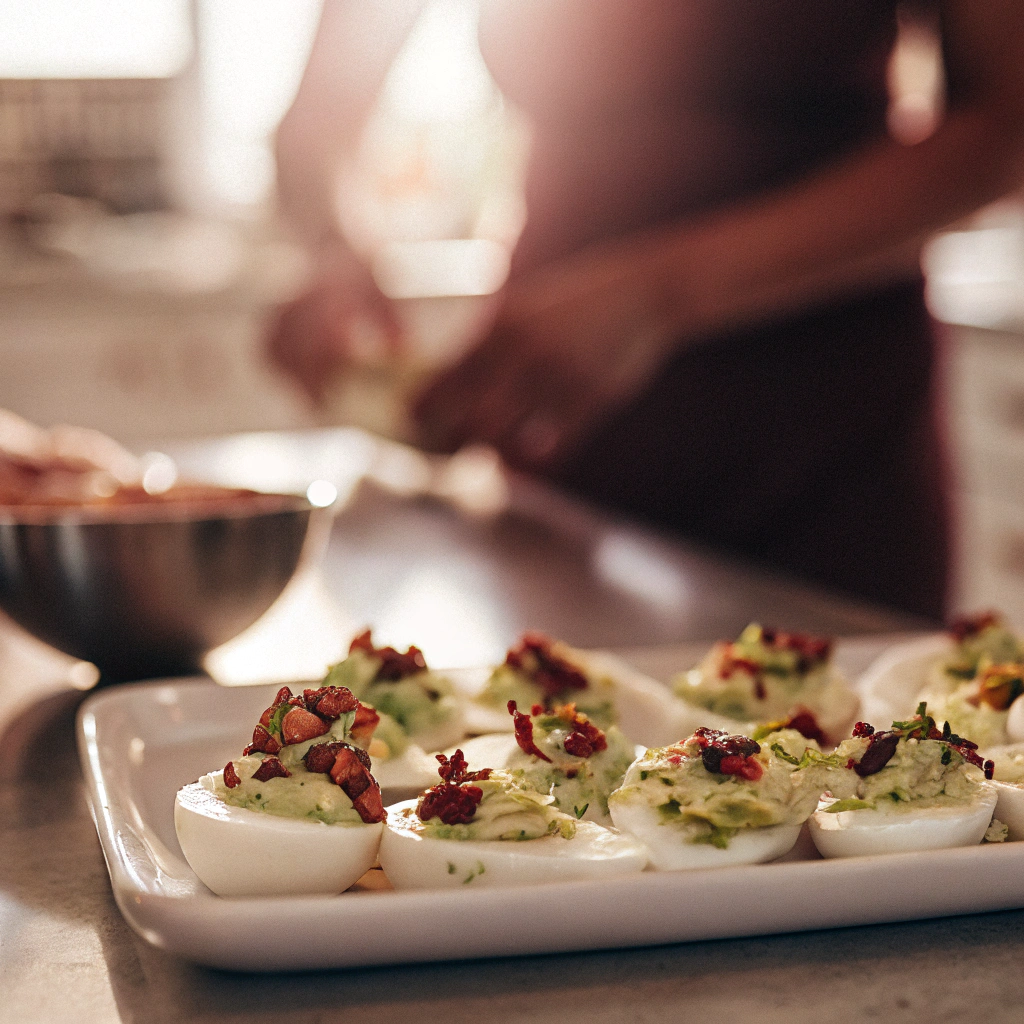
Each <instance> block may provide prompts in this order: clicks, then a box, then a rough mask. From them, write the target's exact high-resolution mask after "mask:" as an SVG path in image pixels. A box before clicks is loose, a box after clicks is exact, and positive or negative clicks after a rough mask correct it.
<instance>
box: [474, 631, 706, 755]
mask: <svg viewBox="0 0 1024 1024" xmlns="http://www.w3.org/2000/svg"><path fill="white" fill-rule="evenodd" d="M510 700H511V701H515V702H516V705H517V706H518V707H520V708H532V707H534V706H535V705H540V706H541V707H543V708H546V709H548V710H551V709H553V708H555V707H560V706H562V705H565V704H569V703H572V704H574V705H575V706H576V708H577V710H578V711H580V712H582V713H583V714H585V715H586V716H587V717H588V718H589V720H590V721H591V722H593V723H594V724H595V725H597V726H598V727H599V728H601V729H604V728H607V727H608V726H611V725H618V727H619V728H620V729H621V730H622V732H623V734H624V735H625V736H626V737H627V739H629V740H631V741H632V742H634V743H642V744H643V745H644V746H650V745H653V744H657V743H667V742H668V741H669V739H670V738H671V737H673V736H678V735H679V732H678V731H677V729H678V725H679V715H680V714H685V713H686V712H687V710H688V709H687V708H685V707H683V706H682V705H681V704H680V702H679V701H677V700H675V699H674V698H673V697H672V695H671V693H669V691H668V689H667V688H666V687H665V686H663V685H662V684H661V683H659V682H658V681H657V680H654V679H651V678H650V677H648V676H645V675H644V674H643V673H641V672H637V671H636V669H634V668H632V667H631V666H630V665H628V664H627V663H626V662H624V661H623V660H622V659H621V658H618V657H616V656H615V655H613V654H610V653H608V652H606V651H581V650H578V649H576V648H573V647H570V646H569V645H568V644H565V643H562V642H561V641H559V640H552V639H551V638H550V637H547V636H545V635H544V634H543V633H538V632H527V633H524V634H523V636H522V637H521V639H520V641H519V643H518V644H516V646H515V647H512V648H510V649H509V651H508V653H507V655H506V657H505V660H504V662H503V663H502V664H501V665H499V666H498V667H497V668H495V669H494V671H493V672H492V673H491V675H490V677H489V678H488V680H487V682H486V683H485V684H484V687H483V689H482V690H481V692H480V693H479V694H478V695H477V696H476V698H475V700H474V702H473V709H472V711H471V712H470V713H469V721H470V722H471V724H472V725H473V727H474V731H477V732H481V733H489V732H501V731H511V729H512V722H511V720H510V719H509V717H508V715H507V713H506V708H507V707H508V702H509V701H510Z"/></svg>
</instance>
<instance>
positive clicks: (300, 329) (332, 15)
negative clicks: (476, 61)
mask: <svg viewBox="0 0 1024 1024" xmlns="http://www.w3.org/2000/svg"><path fill="white" fill-rule="evenodd" d="M423 3H424V0H326V2H325V3H324V6H323V10H322V13H321V18H320V24H319V27H318V29H317V34H316V38H315V40H314V42H313V48H312V51H311V53H310V57H309V61H308V62H307V65H306V70H305V73H304V75H303V78H302V82H301V83H300V85H299V89H298V92H297V94H296V97H295V100H294V102H293V103H292V105H291V107H290V108H289V110H288V112H287V113H286V114H285V116H284V118H283V119H282V121H281V124H280V126H279V127H278V131H277V136H276V157H277V193H278V202H279V205H280V209H281V213H282V214H283V215H284V218H285V220H286V221H287V222H288V223H289V225H290V226H291V227H292V229H293V230H294V231H295V233H296V234H297V236H298V237H299V239H300V241H301V242H302V243H303V244H304V246H305V248H306V250H307V252H308V254H309V257H310V261H311V264H312V273H311V281H310V283H309V286H308V288H307V289H306V290H305V291H304V292H303V294H301V295H300V296H299V297H298V298H296V299H294V300H293V301H291V302H289V303H287V304H286V305H284V306H283V307H282V308H281V309H280V310H279V311H278V313H277V316H276V317H275V319H274V322H273V324H272V326H271V328H270V332H269V334H268V337H267V347H268V350H269V354H270V357H271V358H272V359H273V360H274V361H275V362H276V363H277V364H278V365H279V366H280V367H281V368H282V369H283V370H284V371H285V372H286V373H288V374H290V375H291V376H292V377H293V378H295V380H296V381H297V382H298V383H299V384H300V385H301V386H302V388H303V389H304V390H305V391H306V392H307V393H308V394H309V395H311V396H312V397H313V398H314V399H316V400H320V399H322V398H323V397H324V394H325V391H326V389H327V388H328V387H329V384H330V380H331V377H332V371H333V370H335V369H337V367H338V366H339V365H342V364H344V363H346V362H350V361H353V360H354V361H358V360H359V359H361V358H371V357H372V353H369V352H367V351H366V350H367V349H368V348H372V347H373V345H374V344H375V343H376V344H377V345H378V346H379V345H380V344H381V343H383V344H384V345H385V346H396V345H397V344H398V342H399V333H400V332H399V327H398V324H397V322H396V320H395V317H394V314H393V311H392V308H391V305H390V303H389V302H388V300H387V299H386V298H385V297H384V296H383V295H382V294H381V292H380V290H379V289H378V288H377V286H376V284H375V283H374V280H373V277H372V276H371V274H370V271H369V268H368V267H367V266H366V264H365V262H364V260H363V259H362V258H361V256H360V255H359V254H358V253H356V252H355V251H354V250H353V249H352V247H351V246H350V245H349V243H348V241H347V240H346V239H345V237H344V235H343V234H342V231H341V225H340V223H339V215H338V209H337V194H338V190H339V188H340V187H341V180H342V177H343V173H344V169H345V166H346V164H347V163H349V162H350V161H351V160H353V159H354V157H355V154H356V152H357V149H358V146H359V143H360V140H361V137H362V131H363V128H364V125H365V123H366V120H367V118H368V116H369V113H370V110H371V108H372V106H373V103H374V101H375V99H376V97H377V95H378V93H379V92H380V89H381V86H382V84H383V82H384V79H385V76H386V75H387V71H388V69H389V68H390V66H391V64H392V62H393V60H394V58H395V55H396V54H397V52H398V50H399V48H400V47H401V45H402V43H403V42H404V40H405V38H406V37H407V35H408V33H409V30H410V29H411V27H412V25H413V23H414V22H415V20H416V18H417V17H418V15H419V13H420V10H421V9H422V7H423Z"/></svg>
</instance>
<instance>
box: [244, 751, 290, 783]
mask: <svg viewBox="0 0 1024 1024" xmlns="http://www.w3.org/2000/svg"><path fill="white" fill-rule="evenodd" d="M291 774H292V773H291V772H290V771H288V769H287V768H285V766H284V765H283V764H281V762H280V760H279V759H278V758H276V757H265V758H264V759H263V760H262V761H261V762H260V766H259V768H257V769H256V771H254V772H253V773H252V777H253V778H254V779H256V780H258V781H259V782H267V781H269V780H270V779H287V778H290V777H291Z"/></svg>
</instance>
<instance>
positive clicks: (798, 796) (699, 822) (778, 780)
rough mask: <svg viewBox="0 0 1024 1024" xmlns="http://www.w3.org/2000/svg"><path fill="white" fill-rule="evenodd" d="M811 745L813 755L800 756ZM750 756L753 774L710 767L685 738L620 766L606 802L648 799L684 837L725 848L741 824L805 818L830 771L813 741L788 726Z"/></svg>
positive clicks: (795, 821)
mask: <svg viewBox="0 0 1024 1024" xmlns="http://www.w3.org/2000/svg"><path fill="white" fill-rule="evenodd" d="M776 751H781V753H782V754H784V755H785V756H784V757H783V756H779V754H778V753H777V752H776ZM809 751H813V752H814V754H815V755H817V756H816V757H813V758H806V755H807V753H808V752H809ZM749 760H754V761H756V762H757V764H758V765H759V766H760V768H761V776H760V778H758V779H756V780H751V779H748V778H745V777H743V776H742V775H724V774H721V773H719V772H712V771H708V770H707V768H706V767H705V765H704V761H703V759H702V757H701V752H700V747H699V745H697V743H696V742H695V741H694V739H693V738H692V737H691V739H689V740H687V741H686V742H684V743H683V744H674V745H673V746H670V747H660V748H655V749H651V750H648V751H647V753H646V754H644V756H643V757H641V758H639V759H638V760H637V761H636V762H634V764H633V765H632V766H631V767H630V769H629V771H627V772H626V777H625V779H624V781H623V784H622V786H621V787H620V788H619V789H618V790H616V791H615V792H614V793H612V795H611V797H610V800H609V802H611V803H615V804H618V803H620V802H621V803H623V804H628V803H633V802H639V803H643V804H646V805H647V806H649V807H653V808H655V809H656V810H657V812H658V815H659V817H660V819H661V821H662V823H663V824H665V825H668V826H671V827H675V828H679V829H681V830H682V831H683V833H684V834H685V837H686V841H687V842H691V843H710V844H711V845H713V846H717V847H719V848H721V849H725V848H727V847H728V845H729V841H730V839H731V838H732V837H733V836H734V835H736V834H737V832H738V831H739V830H740V829H747V828H763V827H767V826H770V825H793V824H799V823H800V822H802V821H805V820H806V819H807V818H808V817H810V815H811V813H812V812H813V811H814V809H815V807H816V806H817V803H818V797H819V795H820V794H821V792H822V790H823V789H825V788H826V784H827V780H828V778H829V777H830V776H831V774H832V773H833V772H834V771H835V767H834V765H833V763H832V761H831V759H829V758H825V757H824V756H823V755H821V753H820V751H818V750H817V747H816V745H815V744H814V743H813V741H810V740H806V739H804V738H803V737H802V736H800V734H799V733H797V732H794V731H793V730H781V731H780V732H777V733H773V734H772V735H771V736H770V737H767V738H766V742H765V743H763V744H762V745H761V750H760V751H759V752H758V753H756V754H753V755H751V757H750V759H749Z"/></svg>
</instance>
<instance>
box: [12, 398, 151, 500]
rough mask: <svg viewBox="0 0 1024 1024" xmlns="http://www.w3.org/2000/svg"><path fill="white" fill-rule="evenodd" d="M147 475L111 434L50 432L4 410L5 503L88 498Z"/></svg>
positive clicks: (78, 429)
mask: <svg viewBox="0 0 1024 1024" xmlns="http://www.w3.org/2000/svg"><path fill="white" fill-rule="evenodd" d="M141 477H142V466H141V464H140V462H139V460H138V459H137V458H136V457H135V456H134V455H132V453H131V452H129V451H127V450H126V449H125V448H122V447H121V445H119V444H118V443H117V442H116V441H115V440H114V439H113V438H111V437H108V436H107V435H106V434H101V433H100V432H99V431H97V430H89V429H87V428H85V427H69V426H64V425H60V426H55V427H51V428H50V429H49V430H44V429H43V428H41V427H37V426H36V425H35V424H33V423H29V422H28V420H25V419H22V418H21V417H20V416H18V415H16V414H15V413H13V412H10V411H9V410H7V409H0V504H23V503H31V502H37V503H39V502H42V503H47V502H52V501H72V502H73V501H81V500H87V499H90V498H95V497H96V496H97V495H103V494H110V493H112V492H113V491H114V490H115V489H116V488H118V487H120V486H123V485H127V484H137V483H138V482H139V481H140V479H141Z"/></svg>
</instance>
